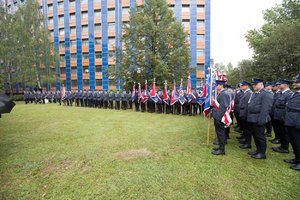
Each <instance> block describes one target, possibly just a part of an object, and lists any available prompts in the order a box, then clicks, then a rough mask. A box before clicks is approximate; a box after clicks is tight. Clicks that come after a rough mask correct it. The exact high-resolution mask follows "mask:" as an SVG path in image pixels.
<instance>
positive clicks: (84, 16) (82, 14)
mask: <svg viewBox="0 0 300 200" xmlns="http://www.w3.org/2000/svg"><path fill="white" fill-rule="evenodd" d="M88 17H89V16H88V12H82V13H81V19H87V18H88Z"/></svg>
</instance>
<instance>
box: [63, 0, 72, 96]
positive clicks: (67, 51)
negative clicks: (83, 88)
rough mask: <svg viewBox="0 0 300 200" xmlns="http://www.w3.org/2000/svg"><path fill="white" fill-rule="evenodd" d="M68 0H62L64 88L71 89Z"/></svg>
mask: <svg viewBox="0 0 300 200" xmlns="http://www.w3.org/2000/svg"><path fill="white" fill-rule="evenodd" d="M69 16H70V15H69V1H64V20H65V57H66V88H67V90H71V89H72V86H71V62H70V24H69Z"/></svg>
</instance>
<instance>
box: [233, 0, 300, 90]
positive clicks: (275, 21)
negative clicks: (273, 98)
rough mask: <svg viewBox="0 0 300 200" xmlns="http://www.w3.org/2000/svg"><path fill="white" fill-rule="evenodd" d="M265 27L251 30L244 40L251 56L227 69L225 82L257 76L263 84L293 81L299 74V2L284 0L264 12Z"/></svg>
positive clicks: (235, 82) (236, 81) (235, 81)
mask: <svg viewBox="0 0 300 200" xmlns="http://www.w3.org/2000/svg"><path fill="white" fill-rule="evenodd" d="M264 20H265V24H264V25H263V26H262V27H261V28H260V29H253V30H250V31H249V32H248V33H247V35H246V39H247V41H248V43H249V46H250V48H252V49H253V52H254V55H253V58H252V59H250V60H243V61H241V62H240V63H239V65H238V67H237V68H231V69H228V72H227V73H228V79H229V81H230V82H231V84H234V85H236V84H237V83H238V82H239V81H240V80H250V79H251V78H253V77H260V78H263V79H265V80H266V81H274V80H278V79H282V78H287V79H293V78H295V76H296V75H297V74H299V73H300V2H299V0H283V2H282V4H280V5H277V6H275V7H273V8H271V9H268V10H265V11H264Z"/></svg>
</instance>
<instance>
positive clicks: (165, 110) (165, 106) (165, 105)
mask: <svg viewBox="0 0 300 200" xmlns="http://www.w3.org/2000/svg"><path fill="white" fill-rule="evenodd" d="M166 84H167V80H165V88H164V90H165V89H166ZM166 92H167V90H166ZM163 105H164V113H165V114H167V104H166V103H165V102H164V101H163Z"/></svg>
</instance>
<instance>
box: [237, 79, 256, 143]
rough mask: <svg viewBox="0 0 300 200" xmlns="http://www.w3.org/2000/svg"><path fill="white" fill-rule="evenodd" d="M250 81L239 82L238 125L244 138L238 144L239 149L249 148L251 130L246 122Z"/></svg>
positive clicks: (250, 92)
mask: <svg viewBox="0 0 300 200" xmlns="http://www.w3.org/2000/svg"><path fill="white" fill-rule="evenodd" d="M250 87H251V83H249V82H248V81H242V82H241V83H240V88H241V91H240V97H239V98H240V99H239V112H238V113H239V118H240V126H241V127H242V137H243V139H244V141H243V143H242V144H241V145H240V148H241V149H250V148H251V138H252V135H251V130H250V129H249V126H248V123H247V108H248V101H249V99H250V96H251V95H252V93H253V92H252V91H251V90H250Z"/></svg>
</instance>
